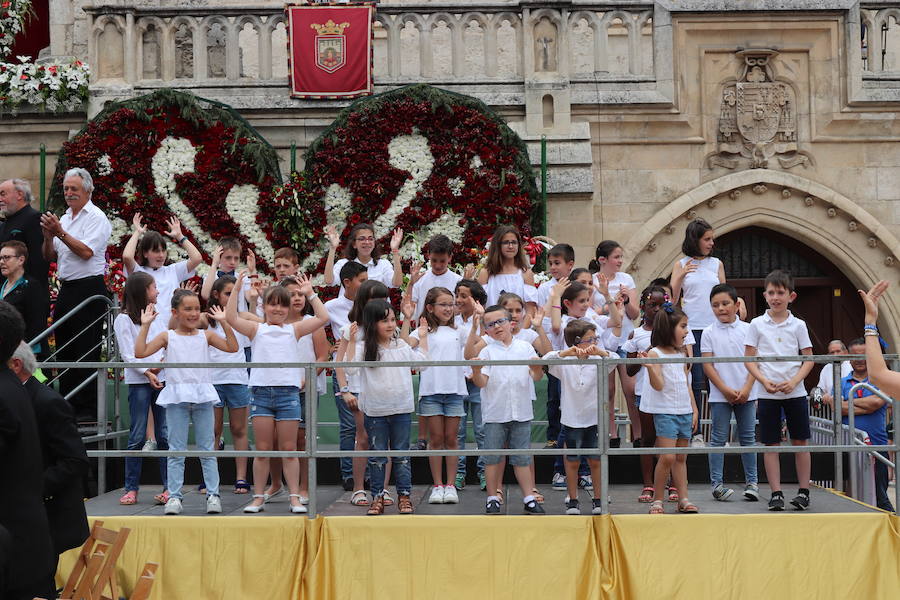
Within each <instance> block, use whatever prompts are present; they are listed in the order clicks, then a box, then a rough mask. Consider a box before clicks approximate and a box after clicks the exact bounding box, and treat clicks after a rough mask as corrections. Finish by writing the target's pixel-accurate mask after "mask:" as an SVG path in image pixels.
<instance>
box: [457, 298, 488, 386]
mask: <svg viewBox="0 0 900 600" xmlns="http://www.w3.org/2000/svg"><path fill="white" fill-rule="evenodd" d="M482 317H484V307H483V306H482V305H481V302H478V301H477V300H476V301H475V312H474V313H473V314H472V328H471V329H469V337H468V338H466V346H465V348H463V358H465V359H466V360H475V358H476V357H477V356H478V353H479V352H481V349H482V348H484V347H485V346H486V345H487V344H485V343H484V340H483V339H481V335H482V333H481V326H482ZM472 381H475V380H474V379H473V380H472ZM476 385H477V384H476ZM479 387H484V386H479Z"/></svg>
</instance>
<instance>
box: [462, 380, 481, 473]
mask: <svg viewBox="0 0 900 600" xmlns="http://www.w3.org/2000/svg"><path fill="white" fill-rule="evenodd" d="M466 389H467V390H468V392H469V395H468V396H466V398H465V400H463V408H464V409H465V410H466V412H465V414H464V415H463V416H462V417H461V418H460V420H459V434H458V435H457V436H456V442H457V445H458V446H459V449H460V450H465V449H466V417H467V416H468V415H472V433H474V434H475V447H476V448H478V449H479V450H481V449H482V448H484V422H483V421H482V420H481V388H480V387H478V386H477V385H475V384H474V383H472V382H471V381H469V380H466ZM477 465H478V474H479V475H481V474H482V473H484V457H483V456H479V457H478V462H477ZM456 472H457V473H459V474H461V475H462V476H463V477H465V476H466V457H465V456H460V457H459V465H458V466H457V467H456Z"/></svg>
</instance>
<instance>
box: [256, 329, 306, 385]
mask: <svg viewBox="0 0 900 600" xmlns="http://www.w3.org/2000/svg"><path fill="white" fill-rule="evenodd" d="M251 343H252V346H251V347H252V350H251V352H252V355H253V362H258V363H285V362H291V363H298V362H300V350H299V348H298V347H297V336H296V334H295V333H294V326H293V324H288V323H286V324H284V325H270V324H268V323H260V324H259V325H258V326H257V329H256V335H255V336H254V337H253V340H252V341H251ZM250 385H251V386H264V387H268V386H294V387H298V388H302V387H303V369H301V368H299V367H277V368H258V369H250Z"/></svg>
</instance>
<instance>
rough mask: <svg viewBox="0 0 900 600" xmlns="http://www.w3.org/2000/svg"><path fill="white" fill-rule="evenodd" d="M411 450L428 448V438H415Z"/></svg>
mask: <svg viewBox="0 0 900 600" xmlns="http://www.w3.org/2000/svg"><path fill="white" fill-rule="evenodd" d="M413 450H428V440H416V445H415V447H413Z"/></svg>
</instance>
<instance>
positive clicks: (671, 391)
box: [641, 348, 694, 415]
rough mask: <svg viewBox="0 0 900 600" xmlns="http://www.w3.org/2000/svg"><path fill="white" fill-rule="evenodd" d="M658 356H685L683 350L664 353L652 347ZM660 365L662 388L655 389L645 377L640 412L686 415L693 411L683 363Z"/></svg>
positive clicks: (648, 378)
mask: <svg viewBox="0 0 900 600" xmlns="http://www.w3.org/2000/svg"><path fill="white" fill-rule="evenodd" d="M652 350H655V351H656V352H657V354H659V358H676V357H679V356H685V354H684V352H672V353H665V352H662V351H661V350H660V349H659V348H652ZM661 366H662V376H663V389H661V390H655V389H653V386H652V385H650V377H649V376H648V377H647V380H646V385H645V386H644V389H643V391H642V393H641V412H645V413H650V414H666V415H687V414H690V413H692V412H694V409H693V407H692V406H691V394H690V382H689V381H688V376H687V372H686V371H685V369H684V364H683V363H668V364H664V365H661Z"/></svg>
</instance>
